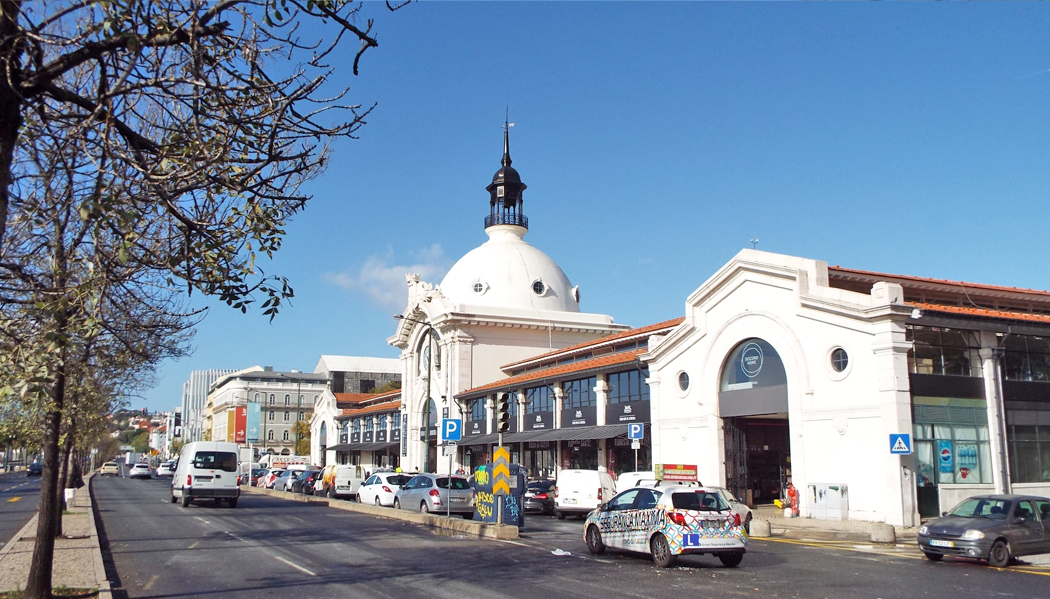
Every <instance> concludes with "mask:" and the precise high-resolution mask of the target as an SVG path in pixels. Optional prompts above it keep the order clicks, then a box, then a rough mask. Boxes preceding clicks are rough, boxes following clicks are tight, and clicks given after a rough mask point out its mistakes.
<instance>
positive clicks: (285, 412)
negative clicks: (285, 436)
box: [284, 410, 292, 422]
mask: <svg viewBox="0 0 1050 599" xmlns="http://www.w3.org/2000/svg"><path fill="white" fill-rule="evenodd" d="M291 418H292V413H291V412H289V411H288V410H285V411H284V421H285V422H288V421H289V420H291Z"/></svg>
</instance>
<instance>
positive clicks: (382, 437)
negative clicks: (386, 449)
mask: <svg viewBox="0 0 1050 599" xmlns="http://www.w3.org/2000/svg"><path fill="white" fill-rule="evenodd" d="M376 442H378V443H385V442H386V429H385V428H384V429H380V430H378V431H376Z"/></svg>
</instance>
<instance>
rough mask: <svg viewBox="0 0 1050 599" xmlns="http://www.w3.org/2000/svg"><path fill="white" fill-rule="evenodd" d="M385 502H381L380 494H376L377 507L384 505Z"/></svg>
mask: <svg viewBox="0 0 1050 599" xmlns="http://www.w3.org/2000/svg"><path fill="white" fill-rule="evenodd" d="M382 506H383V504H382V503H379V495H376V507H382Z"/></svg>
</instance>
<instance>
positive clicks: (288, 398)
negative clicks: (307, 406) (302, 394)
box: [284, 393, 292, 406]
mask: <svg viewBox="0 0 1050 599" xmlns="http://www.w3.org/2000/svg"><path fill="white" fill-rule="evenodd" d="M284 405H286V406H290V405H292V396H291V395H288V394H287V393H285V394H284Z"/></svg>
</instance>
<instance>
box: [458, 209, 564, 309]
mask: <svg viewBox="0 0 1050 599" xmlns="http://www.w3.org/2000/svg"><path fill="white" fill-rule="evenodd" d="M485 232H486V233H488V236H489V240H488V241H486V242H485V243H484V244H482V245H481V246H480V247H477V248H475V249H473V250H471V251H470V252H468V253H467V255H466V256H463V257H462V258H460V259H459V262H456V264H455V266H453V267H452V270H450V271H448V274H447V275H445V278H444V279H443V280H442V281H441V293H442V295H444V296H445V297H446V298H448V299H449V300H451V301H452V302H454V303H456V304H459V305H463V304H466V305H471V306H489V307H493V308H511V309H517V310H541V311H554V312H579V311H580V304H579V302H578V301H577V299H578V297H574V293H577V292H575V291H574V289H573V286H572V283H570V282H569V278H568V277H566V276H565V273H564V272H562V270H561V267H559V266H558V265H557V264H556V263H555V262H554V260H551V258H550V256H548V255H547V254H544V253H543V252H541V251H540V250H538V249H536V248H534V247H532V246H531V245H529V244H528V243H526V242H525V240H524V239H522V237H524V236H525V233H526V229H525V228H524V227H518V226H513V225H494V226H491V227H488V228H487V229H485Z"/></svg>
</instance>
